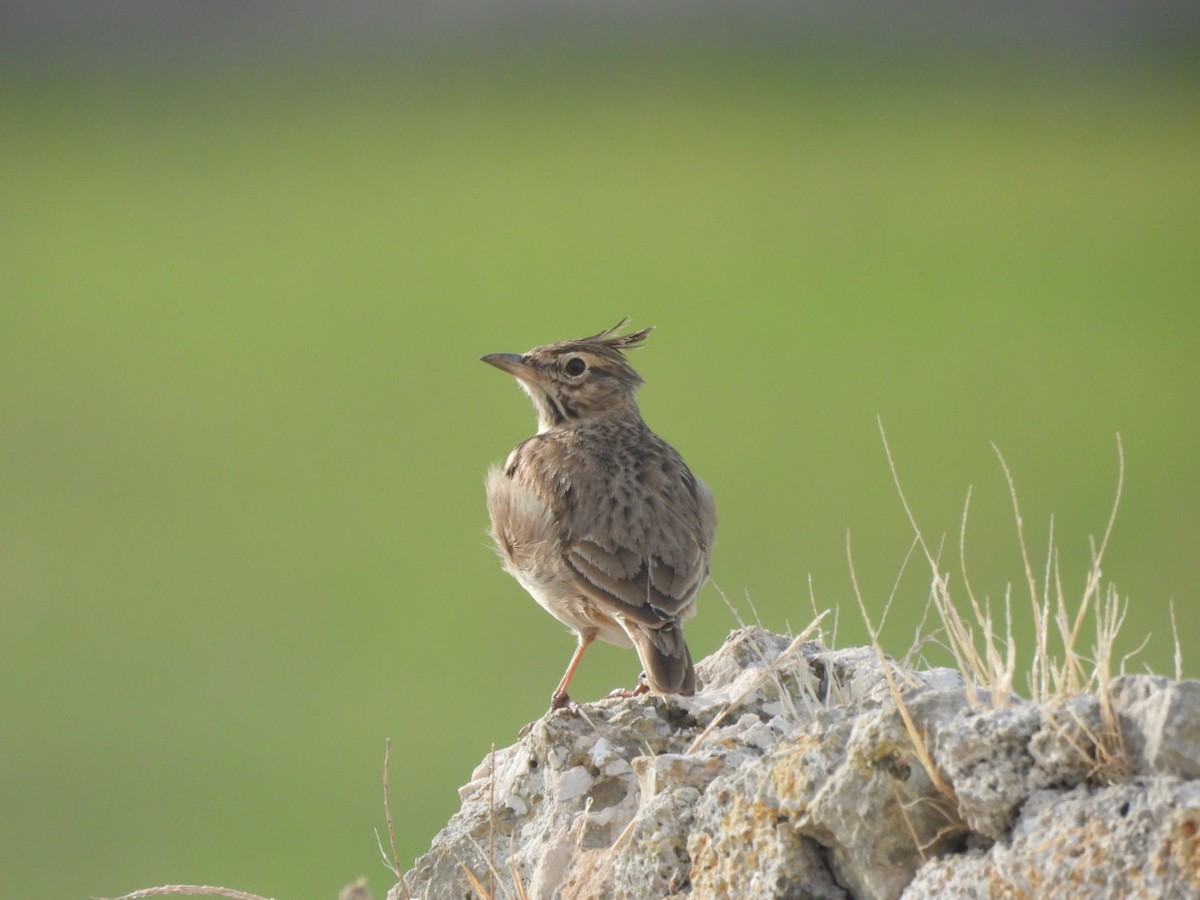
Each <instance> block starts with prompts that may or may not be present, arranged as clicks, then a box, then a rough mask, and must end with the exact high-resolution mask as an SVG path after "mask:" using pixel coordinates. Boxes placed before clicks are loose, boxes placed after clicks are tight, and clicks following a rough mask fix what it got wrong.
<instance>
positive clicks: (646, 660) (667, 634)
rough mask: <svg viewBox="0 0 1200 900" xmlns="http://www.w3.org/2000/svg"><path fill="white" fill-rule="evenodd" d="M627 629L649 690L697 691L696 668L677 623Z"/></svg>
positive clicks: (682, 692) (660, 691)
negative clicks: (639, 659) (643, 670)
mask: <svg viewBox="0 0 1200 900" xmlns="http://www.w3.org/2000/svg"><path fill="white" fill-rule="evenodd" d="M625 630H626V631H627V632H628V634H629V636H630V637H631V638H632V639H633V644H634V646H635V647H636V648H637V652H638V656H639V657H640V658H641V660H642V668H643V669H645V670H646V681H647V683H648V684H649V686H650V690H652V691H654V693H656V694H680V695H682V696H684V697H690V696H692V695H693V694H694V693H696V669H695V667H694V666H693V665H692V655H691V654H690V653H689V652H688V648H687V644H685V643H684V641H683V627H682V626H681V625H680V624H679V623H678V622H671V623H669V624H666V625H663V626H662V627H660V628H650V627H647V626H645V625H628V626H627V627H626V629H625Z"/></svg>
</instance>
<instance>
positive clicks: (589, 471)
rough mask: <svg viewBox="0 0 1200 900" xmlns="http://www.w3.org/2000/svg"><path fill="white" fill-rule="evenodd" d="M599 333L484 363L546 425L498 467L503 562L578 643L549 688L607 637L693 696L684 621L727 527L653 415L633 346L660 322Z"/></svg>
mask: <svg viewBox="0 0 1200 900" xmlns="http://www.w3.org/2000/svg"><path fill="white" fill-rule="evenodd" d="M626 321H627V320H622V321H621V322H620V323H618V324H617V325H616V326H614V327H613V328H610V329H608V330H607V331H602V332H600V333H599V334H596V335H593V336H592V337H587V338H581V339H580V340H575V341H563V342H561V343H557V344H547V345H546V346H543V347H535V348H534V349H533V350H530V351H529V352H528V353H525V354H523V355H519V354H513V353H494V354H491V355H489V356H485V357H483V361H484V362H486V363H489V364H491V365H493V366H496V367H497V368H499V369H502V370H504V371H505V372H508V373H510V374H512V375H515V376H516V377H517V379H518V382H519V383H520V385H521V387H522V388H524V390H525V392H526V393H527V394H528V395H529V397H530V399H531V400H532V401H533V407H534V410H535V412H536V413H537V419H538V433H537V434H535V435H534V436H533V437H530V438H528V439H526V440H524V441H522V442H521V443H520V444H518V445H517V447H516V449H514V450H513V451H512V453H511V454H510V455H509V457H508V461H507V462H506V463H505V465H504V467H503V468H496V467H493V468H492V469H491V470H490V471H489V472H488V476H487V501H488V512H489V513H490V514H491V520H492V536H493V537H494V538H495V541H496V548H497V550H498V551H499V553H500V556H501V558H502V559H503V560H504V567H505V568H506V569H507V570H508V572H509V573H510V574H511V575H512V576H513V577H514V578H516V579H517V581H519V582H520V583H521V585H522V586H523V587H524V588H525V589H526V590H527V591H528V592H529V593H530V594H531V595H532V596H533V598H534V599H535V600H537V602H538V603H540V604H541V605H542V607H543V608H545V609H546V611H547V612H549V613H550V614H551V615H553V616H554V617H555V618H556V619H558V620H559V621H560V622H562V623H563V624H565V625H567V626H568V627H570V628H571V629H572V630H574V631H575V633H576V634H577V635H578V638H579V645H578V647H577V648H576V650H575V653H574V655H573V656H572V657H571V662H570V664H569V665H568V666H567V670H566V672H565V673H564V674H563V677H562V680H561V681H560V682H559V684H558V687H557V688H556V689H555V691H554V694H553V695H552V697H551V704H550V705H551V708H552V709H555V708H558V707H561V706H565V705H567V704H568V703H569V702H570V698H569V697H568V696H567V687H568V685H569V684H570V681H571V676H572V675H573V674H574V672H575V668H576V666H578V664H579V660H580V658H581V657H582V656H583V652H584V650H586V649H587V647H588V645H589V644H590V643H591V642H592V641H594V640H595V639H597V638H599V639H600V640H603V641H607V642H609V643H611V644H616V645H618V646H622V647H628V646H630V645H632V646H634V647H635V648H637V652H638V656H639V657H640V658H641V661H642V666H643V668H644V669H645V676H646V683H647V685H648V687H649V689H650V690H652V691H654V692H655V693H659V694H683V695H691V694H693V693H695V690H696V673H695V669H693V667H692V659H691V656H690V654H689V653H688V648H687V644H685V643H684V640H683V622H684V620H686V619H688V618H689V617H690V616H691V615H692V614H693V613H694V612H695V610H696V593H697V592H698V591H699V590H700V586H701V585H702V584H703V583H704V580H705V578H707V577H708V560H709V553H710V551H711V549H712V544H713V540H714V538H715V536H716V527H717V515H716V507H715V506H714V505H713V499H712V494H711V493H710V492H709V490H708V488H707V487H706V486H705V485H704V482H702V481H700V479H698V478H696V477H695V476H694V475H692V473H691V471H690V470H689V469H688V467H687V464H686V463H684V461H683V458H682V457H680V455H679V454H678V453H677V452H676V451H675V450H674V448H672V447H671V446H670V445H669V444H668V443H667V442H666V441H664V440H662V438H660V437H658V435H656V434H655V433H654V432H652V431H651V430H650V429H649V428H648V427H647V426H646V423H645V422H643V421H642V417H641V414H640V413H639V412H638V408H637V402H636V399H635V395H636V393H637V389H638V388H639V387H640V386H641V384H642V379H641V377H640V376H639V375H638V374H637V372H635V371H634V370H633V368H632V367H631V366H630V365H629V363H628V362H627V361H626V359H625V356H624V353H623V351H625V350H628V349H629V348H631V347H636V346H637V345H639V344H640V343H641V342H642V341H643V340H645V338H646V335H647V334H649V333H650V329H649V328H646V329H643V330H642V331H637V332H634V333H632V334H627V335H624V336H617V335H616V334H615V333H616V332H617V331H618V330H619V329H620V328H621V327H622V326H623V325H624V324H625V322H626Z"/></svg>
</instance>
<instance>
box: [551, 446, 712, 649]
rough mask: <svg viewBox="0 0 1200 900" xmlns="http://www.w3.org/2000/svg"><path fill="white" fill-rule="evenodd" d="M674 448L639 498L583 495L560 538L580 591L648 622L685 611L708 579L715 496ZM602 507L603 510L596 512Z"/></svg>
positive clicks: (648, 473) (646, 474) (605, 491)
mask: <svg viewBox="0 0 1200 900" xmlns="http://www.w3.org/2000/svg"><path fill="white" fill-rule="evenodd" d="M670 453H671V456H670V458H669V463H670V464H669V465H668V464H664V465H662V466H655V467H654V468H653V469H652V470H644V471H643V473H642V478H641V479H640V481H639V482H638V484H639V490H638V493H637V494H636V496H634V497H630V498H623V497H622V496H621V495H620V492H619V490H618V489H617V488H616V486H613V485H600V486H598V487H599V490H598V493H602V495H601V496H598V497H589V498H586V499H587V500H588V501H590V502H587V503H586V504H579V505H577V506H576V508H575V510H574V514H573V515H569V517H568V518H569V519H570V526H571V527H570V530H569V532H568V534H569V537H568V538H567V539H566V540H565V541H564V542H563V555H564V558H565V560H566V562H567V564H568V567H569V568H570V570H571V572H572V573H573V576H574V580H575V583H576V585H577V586H578V587H579V588H580V590H582V591H583V592H585V593H586V594H588V595H589V596H592V597H594V598H595V599H596V600H597V601H598V602H600V603H602V604H604V605H605V606H607V607H608V608H609V609H610V610H611V611H612V612H613V613H614V614H617V615H622V616H624V617H625V618H627V619H630V620H632V621H634V622H640V623H641V624H643V625H648V626H651V627H655V626H660V625H662V624H664V623H666V622H673V621H675V620H677V619H678V618H679V617H680V616H682V615H686V614H687V613H688V611H689V608H690V605H691V603H692V600H693V599H694V598H695V596H696V593H697V592H698V591H699V590H700V587H701V585H702V584H703V583H704V579H705V578H707V577H708V557H709V551H710V549H711V547H712V542H713V538H714V535H715V531H716V511H715V508H714V506H713V502H712V494H711V493H709V491H708V488H707V487H706V486H705V485H704V483H703V482H701V481H700V480H699V479H697V478H695V477H694V476H693V475H692V473H691V472H690V471H688V468H687V466H686V465H684V463H683V460H682V459H680V458H679V456H678V454H675V453H674V451H670ZM626 500H627V501H628V502H626ZM581 507H582V508H586V509H587V510H590V513H589V514H587V515H584V514H583V513H582V512H581V511H580V508H581ZM597 509H599V510H602V511H603V512H602V513H601V514H600V515H596V510H597Z"/></svg>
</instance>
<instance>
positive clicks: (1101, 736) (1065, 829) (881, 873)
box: [388, 628, 1200, 900]
mask: <svg viewBox="0 0 1200 900" xmlns="http://www.w3.org/2000/svg"><path fill="white" fill-rule="evenodd" d="M888 667H889V672H890V674H891V676H892V682H893V683H894V685H895V691H894V690H893V688H892V686H891V685H890V684H889V682H888V679H887V677H886V676H885V670H884V669H883V668H882V666H881V663H880V661H879V659H878V657H877V655H876V654H875V652H874V651H873V650H871V649H851V650H836V651H833V650H826V649H825V648H823V647H821V646H820V645H818V644H815V643H803V644H801V643H798V642H792V641H790V640H789V639H788V638H786V637H781V636H779V635H775V634H771V633H769V632H767V631H764V630H762V629H759V628H746V629H742V630H740V631H736V632H734V633H733V634H732V635H730V637H729V638H728V639H727V640H726V642H725V644H724V645H723V646H722V647H721V648H720V649H719V650H718V651H717V652H716V653H715V654H713V655H712V656H711V657H709V658H708V659H706V660H704V661H703V662H702V663H700V664H699V666H698V667H697V669H698V672H699V675H700V678H701V679H702V682H703V689H702V690H701V691H700V692H699V693H698V694H697V695H696V696H695V697H692V698H686V699H684V698H672V699H671V700H670V701H666V700H663V699H662V698H655V697H652V696H641V697H634V698H617V699H608V700H602V701H600V702H598V703H593V704H588V705H586V706H584V707H583V709H582V712H581V713H575V712H572V711H568V710H561V711H558V712H555V713H551V714H548V715H547V716H545V717H543V718H542V719H541V720H540V721H538V722H537V723H536V724H535V725H534V726H533V727H532V729H531V730H530V731H529V733H528V734H526V735H525V736H524V737H522V738H521V739H520V740H518V741H517V743H515V744H513V745H512V746H510V747H506V748H504V749H503V750H497V751H496V752H495V754H494V755H489V756H488V757H487V758H485V759H484V760H483V762H482V763H481V764H480V766H479V767H478V768H477V769H476V771H475V772H474V774H473V775H472V778H471V781H470V783H469V784H467V785H466V786H465V787H463V788H462V789H461V790H460V792H459V793H460V795H461V798H462V808H461V809H460V810H459V812H458V813H456V814H455V815H454V816H453V817H452V818H451V820H450V822H449V824H448V825H447V826H446V828H445V829H444V830H443V831H442V832H441V833H440V834H438V835H437V837H436V838H435V839H434V841H433V846H432V847H431V848H430V850H429V852H428V853H426V854H425V855H424V856H422V857H421V858H420V859H418V860H417V862H416V865H415V866H414V868H413V870H412V871H411V872H409V873H408V874H407V876H406V885H405V886H402V885H400V884H397V885H396V886H395V887H393V888H392V890H391V892H390V893H389V895H388V896H389V900H401V898H403V897H405V896H411V897H413V898H421V900H435V898H438V900H440V898H474V897H479V896H481V893H480V890H479V889H478V888H477V887H476V885H475V883H474V882H473V879H474V880H477V883H478V885H479V886H480V887H481V888H482V890H483V893H482V896H492V897H496V898H501V897H512V898H519V897H529V898H530V900H551V898H564V900H566V898H610V897H612V898H630V900H646V898H659V897H675V896H685V895H690V896H692V897H695V898H708V897H714V898H738V900H740V898H748V900H754V898H822V900H823V898H829V900H833V898H850V897H855V898H858V897H861V898H905V900H910V898H925V897H943V898H944V897H979V898H992V897H996V898H999V897H1006V898H1007V897H1014V898H1016V897H1044V896H1070V897H1164V898H1166V897H1169V898H1176V897H1178V898H1188V897H1198V898H1200V781H1197V778H1198V776H1200V682H1172V681H1169V680H1167V679H1163V678H1158V677H1154V676H1134V677H1127V678H1119V679H1116V680H1115V682H1114V683H1113V687H1112V691H1111V706H1110V707H1108V709H1107V711H1106V710H1105V709H1104V708H1103V707H1102V704H1101V702H1100V700H1099V699H1098V698H1096V697H1093V696H1090V695H1079V696H1075V697H1070V698H1064V699H1061V700H1058V701H1055V702H1054V703H1051V704H1047V705H1044V706H1037V705H1035V704H1031V703H1027V702H1024V701H1021V700H1019V699H1014V700H1013V701H1011V702H1010V703H1009V704H1008V705H1006V706H1004V707H1002V708H994V707H993V706H992V705H991V703H990V698H989V697H988V695H987V693H986V692H979V691H977V692H976V694H977V696H978V702H977V704H976V705H975V706H972V705H971V703H970V701H969V696H970V695H969V693H968V691H967V689H966V686H965V685H964V684H963V682H962V679H961V678H960V677H959V675H958V673H957V672H953V671H950V670H945V669H938V670H932V671H923V672H917V671H905V670H902V669H900V668H899V667H897V666H895V665H894V664H892V663H890V661H889V663H888ZM896 692H898V693H899V696H900V698H901V700H902V705H898V704H897V702H896V699H895V696H896ZM1106 712H1107V714H1106ZM906 717H907V719H908V721H907V722H906ZM1106 723H1107V724H1106ZM1114 723H1115V724H1114ZM914 733H915V734H916V735H918V739H917V740H916V741H915V742H914V740H913V734H914Z"/></svg>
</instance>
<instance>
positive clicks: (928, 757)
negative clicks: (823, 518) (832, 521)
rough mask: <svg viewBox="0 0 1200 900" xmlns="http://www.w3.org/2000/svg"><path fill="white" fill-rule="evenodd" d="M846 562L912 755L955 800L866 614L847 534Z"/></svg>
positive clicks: (941, 789) (940, 789) (936, 783)
mask: <svg viewBox="0 0 1200 900" xmlns="http://www.w3.org/2000/svg"><path fill="white" fill-rule="evenodd" d="M846 559H847V562H848V563H849V565H850V582H851V584H852V585H853V586H854V598H855V599H856V600H857V601H858V609H859V612H861V613H862V617H863V622H864V623H866V626H867V633H868V634H869V635H870V637H871V646H872V647H873V648H874V650H875V656H876V658H877V659H878V660H879V668H880V671H882V672H883V677H884V678H886V679H887V683H888V691H889V692H890V693H891V695H892V701H893V702H894V703H895V704H896V709H897V711H898V712H899V713H900V718H901V720H902V721H903V722H904V730H905V731H906V732H907V733H908V738H909V741H910V742H911V743H912V747H913V752H914V753H915V754H916V756H917V760H918V762H920V763H921V767H922V768H923V769H925V772H926V774H928V775H929V780H930V781H931V782H932V783H933V786H934V789H935V790H937V792H938V793H939V794H941V795H942V796H944V797H946V798H947V799H949V800H956V797H955V795H954V789H953V788H951V787H950V785H949V783H948V782H947V781H946V780H945V779H944V778H942V775H941V773H940V772H939V771H938V767H937V764H936V763H935V762H934V761H933V756H932V754H930V752H929V745H928V742H927V741H926V740H925V735H924V734H922V733H921V730H920V729H919V728H917V723H916V722H914V721H913V718H912V714H911V713H910V712H909V710H908V706H907V704H905V702H904V695H903V693H902V692H901V690H900V686H899V685H898V684H897V683H896V675H895V671H894V670H893V667H892V663H891V661H890V660H889V659H888V658H887V654H886V653H884V652H883V645H882V644H880V642H879V631H878V630H877V629H876V628H875V626H874V624H872V622H871V616H870V614H869V613H868V612H867V604H866V601H865V600H863V595H862V591H861V590H860V589H859V586H858V575H857V573H856V572H855V569H854V558H853V555H852V554H851V551H850V533H849V532H846Z"/></svg>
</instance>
